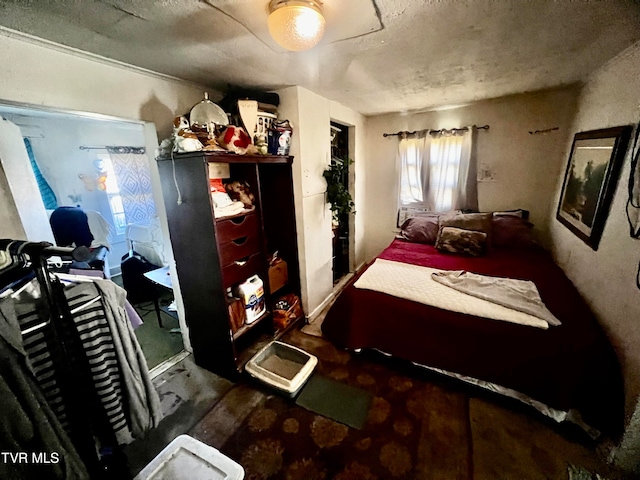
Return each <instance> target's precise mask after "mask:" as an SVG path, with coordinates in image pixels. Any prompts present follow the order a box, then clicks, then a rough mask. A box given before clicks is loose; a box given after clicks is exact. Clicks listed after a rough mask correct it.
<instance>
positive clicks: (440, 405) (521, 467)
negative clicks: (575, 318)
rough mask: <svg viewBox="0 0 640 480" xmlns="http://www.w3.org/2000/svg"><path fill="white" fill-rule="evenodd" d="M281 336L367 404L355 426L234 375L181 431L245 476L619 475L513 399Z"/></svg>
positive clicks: (347, 479)
mask: <svg viewBox="0 0 640 480" xmlns="http://www.w3.org/2000/svg"><path fill="white" fill-rule="evenodd" d="M283 340H284V341H285V342H287V343H291V344H292V345H296V346H298V347H300V348H302V349H303V350H306V351H307V352H309V353H311V354H313V355H315V356H317V357H318V366H317V369H316V374H317V375H319V376H321V377H323V378H325V379H330V380H331V381H332V382H337V383H339V384H341V385H343V386H349V387H353V388H354V389H357V390H361V391H364V392H367V393H368V394H369V395H370V397H371V404H370V407H369V408H368V413H367V415H366V419H365V421H364V423H363V424H362V428H360V429H357V428H352V427H350V426H347V425H346V424H345V423H341V422H338V421H336V420H334V419H332V418H330V416H335V414H334V413H331V414H330V415H329V416H327V415H320V414H317V413H314V412H313V411H310V410H309V409H307V408H303V407H301V406H300V405H298V404H296V400H295V399H290V398H287V397H286V396H284V395H282V394H279V393H277V392H275V391H274V390H272V389H269V388H267V387H265V386H264V385H256V384H255V382H247V383H248V384H245V383H239V384H237V385H236V386H235V387H234V388H233V389H232V390H231V391H230V392H229V393H228V394H227V395H226V396H225V397H224V398H223V399H222V400H221V401H220V402H219V403H218V405H216V407H214V409H213V410H212V411H211V412H209V413H208V414H207V415H206V416H205V417H204V418H203V419H202V420H201V421H200V422H199V424H198V425H196V426H195V427H194V428H193V429H191V431H190V434H191V435H192V436H194V437H195V438H197V439H199V440H201V441H203V442H205V443H207V444H209V445H212V446H213V447H215V448H217V449H218V450H220V451H221V452H222V453H223V454H225V455H227V456H228V457H230V458H232V459H233V460H235V461H237V462H238V463H240V464H241V465H242V466H243V467H244V469H245V478H246V479H247V480H266V479H269V480H355V479H358V480H388V479H390V480H395V479H397V480H407V479H420V480H439V479H442V480H450V479H452V480H455V479H461V480H471V479H473V480H485V479H486V480H494V479H505V480H511V479H518V480H520V479H523V480H537V479H540V480H549V479H554V480H556V479H557V480H561V479H562V480H566V479H567V478H568V467H569V466H570V465H579V466H582V467H584V468H586V469H588V470H590V471H593V472H595V471H597V472H599V473H600V474H602V475H603V477H604V478H606V479H607V480H612V479H617V478H621V477H619V476H617V475H612V473H613V472H612V470H611V469H609V468H608V467H607V465H606V464H605V463H604V462H603V461H602V458H600V457H599V456H598V455H597V454H596V450H595V445H593V444H588V443H584V442H582V441H581V440H579V439H578V438H577V437H573V438H572V437H571V436H566V435H564V434H563V433H562V428H560V427H558V426H557V425H555V424H554V423H553V422H552V421H550V420H548V419H546V418H543V417H542V416H541V415H539V414H537V413H536V412H533V411H532V409H530V408H529V407H525V406H522V405H521V404H519V403H517V402H515V403H514V402H512V401H504V400H501V399H500V398H499V397H497V396H495V395H491V394H488V393H486V392H484V391H479V390H477V389H475V388H471V387H468V386H465V385H463V384H461V383H460V382H453V381H451V380H448V379H444V378H443V377H441V376H438V375H434V374H430V373H427V372H425V371H423V370H421V369H416V368H413V367H411V366H409V365H406V364H404V365H403V364H401V363H398V362H395V361H391V360H390V359H387V358H383V357H381V356H379V355H378V356H371V355H354V354H351V353H348V352H344V351H340V350H337V349H336V348H335V347H334V346H333V345H331V344H330V343H328V342H326V341H325V340H324V339H321V338H318V337H311V336H308V335H305V334H303V333H300V332H299V331H293V332H290V333H289V334H287V336H285V338H284V339H283ZM345 390H349V389H345ZM327 395H329V393H327ZM345 401H348V400H345ZM585 441H586V439H585Z"/></svg>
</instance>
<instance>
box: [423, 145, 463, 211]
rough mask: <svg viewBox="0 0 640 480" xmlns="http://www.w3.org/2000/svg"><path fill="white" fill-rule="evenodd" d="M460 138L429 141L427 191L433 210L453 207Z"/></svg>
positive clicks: (460, 149)
mask: <svg viewBox="0 0 640 480" xmlns="http://www.w3.org/2000/svg"><path fill="white" fill-rule="evenodd" d="M462 140H463V138H462V137H457V136H456V137H440V138H434V139H433V140H432V141H431V148H430V152H429V184H428V191H429V192H430V196H432V197H433V199H434V202H433V203H434V205H435V207H434V210H436V211H438V212H445V211H447V210H452V209H453V202H454V193H455V190H456V187H457V185H458V174H459V167H460V157H461V154H462Z"/></svg>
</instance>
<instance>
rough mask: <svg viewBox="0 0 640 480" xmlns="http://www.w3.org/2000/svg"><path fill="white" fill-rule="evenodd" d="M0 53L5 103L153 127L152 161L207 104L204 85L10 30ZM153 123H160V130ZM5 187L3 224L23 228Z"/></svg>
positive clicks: (1, 39)
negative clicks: (185, 118)
mask: <svg viewBox="0 0 640 480" xmlns="http://www.w3.org/2000/svg"><path fill="white" fill-rule="evenodd" d="M0 51H2V55H3V65H4V66H3V68H2V69H0V103H3V102H14V103H19V104H28V105H33V106H38V107H40V106H41V107H46V108H49V109H53V110H63V111H70V112H85V113H90V114H92V115H94V116H95V115H96V114H97V115H98V116H100V115H106V116H109V117H117V118H121V119H127V120H134V121H140V122H149V123H147V124H146V125H145V135H146V139H147V140H146V146H147V151H148V152H149V157H150V159H153V155H154V151H155V148H156V147H157V144H158V138H160V139H162V138H165V137H167V136H169V135H170V133H171V131H172V121H173V118H174V117H175V116H176V115H178V114H183V113H185V112H188V111H189V109H190V108H191V107H192V106H193V105H194V104H195V103H197V102H198V101H200V100H201V99H202V96H203V92H204V91H205V89H204V87H201V86H196V85H193V84H188V83H186V82H183V81H179V80H177V79H172V78H170V77H166V76H162V75H158V74H155V73H153V72H148V71H144V70H141V69H137V68H134V67H131V66H127V65H122V64H118V63H117V62H113V61H110V60H107V59H102V58H100V57H96V56H93V55H90V54H84V53H82V52H78V51H74V50H71V49H68V48H66V47H63V46H60V45H56V44H52V43H50V42H44V41H39V40H37V39H30V38H27V37H25V38H23V37H20V38H17V37H15V36H7V33H6V32H5V31H2V32H0ZM209 92H210V94H211V97H212V98H216V97H218V96H219V95H220V94H219V93H218V92H215V91H213V90H211V89H210V90H209ZM152 124H155V127H156V128H155V129H154V128H153V125H152ZM156 129H157V135H156V131H155V130H156ZM149 165H150V167H151V175H152V183H153V191H154V198H155V201H156V207H157V210H158V215H159V217H160V221H161V225H162V227H163V233H164V238H165V253H166V254H167V255H166V258H167V259H168V261H169V263H170V264H171V268H172V269H174V266H173V256H172V254H171V248H170V242H169V241H167V239H168V238H169V234H168V227H167V223H166V214H165V209H164V202H163V200H162V195H161V192H160V179H159V175H158V169H157V165H156V162H155V161H150V162H149ZM1 184H2V182H1V181H0V195H1V196H0V205H2V206H3V208H2V210H3V214H2V219H3V220H5V217H8V218H6V221H7V222H9V223H10V224H18V225H21V224H22V223H21V220H20V217H21V215H19V214H18V209H16V202H15V200H14V198H13V196H12V195H11V194H10V193H11V192H10V190H7V189H5V188H2V185H1ZM7 193H9V195H7ZM22 217H24V215H22ZM21 230H28V228H27V227H26V226H25V227H24V228H23V229H19V228H15V229H14V235H15V236H16V237H19V236H20V233H21V232H20V231H21ZM27 234H28V232H27ZM27 236H28V235H27ZM173 273H174V279H175V278H177V275H176V274H175V270H174V271H173ZM178 280H179V279H178ZM175 289H176V293H177V295H176V296H177V298H176V300H177V304H178V311H179V315H180V323H181V327H182V329H183V332H187V328H186V324H185V322H184V309H183V307H182V302H181V298H180V295H179V282H175ZM183 338H184V340H185V346H186V348H187V349H190V346H189V341H188V335H183Z"/></svg>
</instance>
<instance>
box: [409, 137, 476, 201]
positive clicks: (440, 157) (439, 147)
mask: <svg viewBox="0 0 640 480" xmlns="http://www.w3.org/2000/svg"><path fill="white" fill-rule="evenodd" d="M471 137H472V135H471V132H469V131H467V130H464V131H453V132H450V131H437V132H433V133H430V132H428V131H423V132H419V133H416V134H412V135H405V136H404V137H401V139H400V144H399V162H400V189H399V190H400V195H399V204H400V207H417V208H424V209H426V210H430V211H435V212H445V211H448V210H453V209H459V208H471V209H477V191H476V184H475V178H473V177H475V167H474V168H472V169H471V168H470V167H471V166H472V162H471ZM470 171H472V175H471V177H472V178H471V179H469V176H470V175H469V172H470ZM468 180H472V181H468Z"/></svg>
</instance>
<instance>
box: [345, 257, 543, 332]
mask: <svg viewBox="0 0 640 480" xmlns="http://www.w3.org/2000/svg"><path fill="white" fill-rule="evenodd" d="M437 272H442V270H437V269H435V268H430V267H421V266H418V265H410V264H408V263H400V262H393V261H390V260H383V259H380V258H378V259H376V261H375V262H374V263H373V265H371V266H370V267H369V268H368V269H367V270H366V271H365V272H364V273H363V274H362V276H361V277H360V278H359V279H358V280H357V281H356V282H355V283H354V287H356V288H361V289H365V290H373V291H376V292H382V293H386V294H388V295H393V296H394V297H399V298H404V299H406V300H411V301H413V302H419V303H423V304H425V305H430V306H433V307H438V308H441V309H443V310H450V311H453V312H458V313H464V314H467V315H475V316H476V317H484V318H491V319H494V320H502V321H506V322H513V323H518V324H520V325H527V326H530V327H536V328H542V329H547V328H549V324H548V323H547V322H546V321H544V320H542V319H540V318H537V317H535V316H533V315H529V314H527V313H524V312H519V311H517V310H513V309H511V308H507V307H504V306H502V305H498V304H496V303H493V302H489V301H487V300H483V299H481V298H477V297H474V296H471V295H467V294H466V293H462V292H459V291H457V290H454V289H452V288H450V287H447V286H445V285H442V284H441V283H438V282H436V281H435V280H433V279H432V278H431V274H432V273H437Z"/></svg>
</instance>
